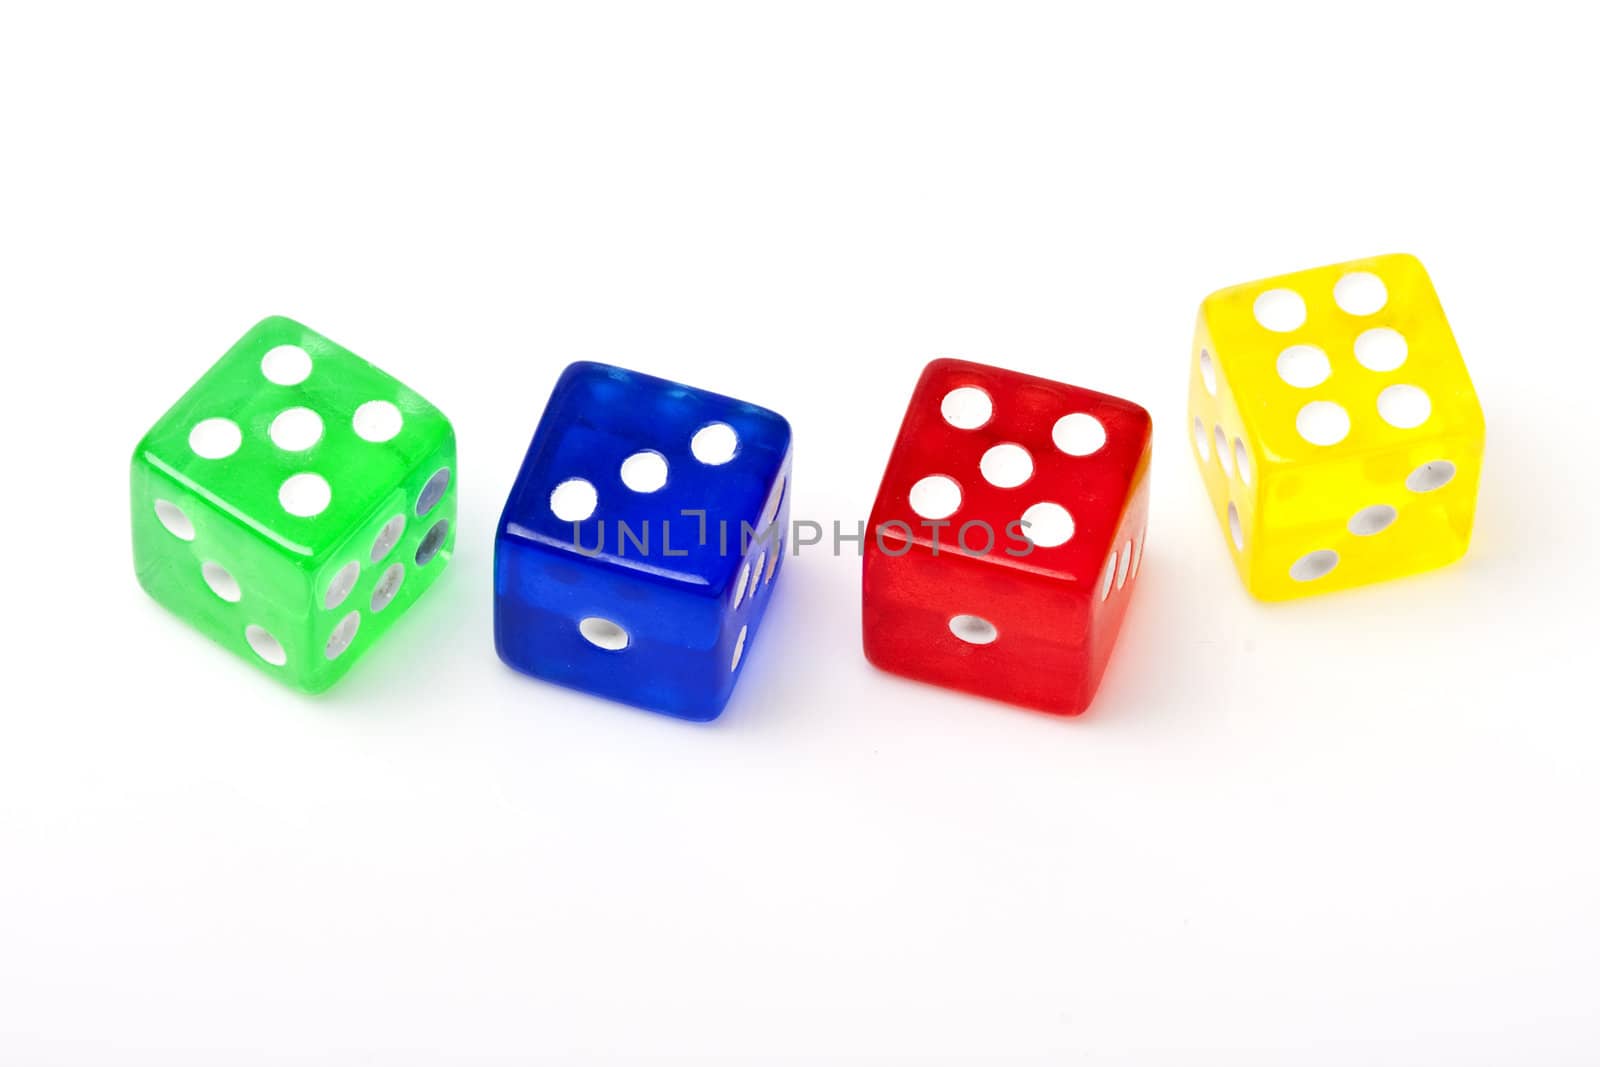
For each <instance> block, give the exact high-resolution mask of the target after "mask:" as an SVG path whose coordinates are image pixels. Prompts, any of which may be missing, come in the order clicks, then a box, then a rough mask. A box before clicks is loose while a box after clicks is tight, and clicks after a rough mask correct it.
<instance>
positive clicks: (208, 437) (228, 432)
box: [189, 418, 244, 459]
mask: <svg viewBox="0 0 1600 1067" xmlns="http://www.w3.org/2000/svg"><path fill="white" fill-rule="evenodd" d="M243 439H244V437H243V435H242V434H241V433H240V432H239V426H238V424H237V423H235V422H234V421H233V420H232V419H220V418H219V419H205V420H203V421H201V422H198V423H196V424H195V427H194V429H192V430H190V431H189V447H190V448H192V449H194V454H195V455H197V456H199V457H200V458H201V459H222V458H224V457H226V456H231V455H233V454H234V453H235V452H237V451H239V443H240V441H242V440H243Z"/></svg>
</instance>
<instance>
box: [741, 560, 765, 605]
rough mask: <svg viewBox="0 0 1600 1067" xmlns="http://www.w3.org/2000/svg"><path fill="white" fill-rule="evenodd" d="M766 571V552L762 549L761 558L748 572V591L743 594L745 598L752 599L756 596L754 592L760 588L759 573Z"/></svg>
mask: <svg viewBox="0 0 1600 1067" xmlns="http://www.w3.org/2000/svg"><path fill="white" fill-rule="evenodd" d="M766 569H767V550H766V549H764V548H763V549H762V550H761V557H760V558H759V559H757V560H756V566H755V569H754V570H752V571H751V572H750V591H749V592H748V593H746V594H745V596H746V597H747V598H751V599H753V598H754V597H755V595H756V590H757V589H759V588H761V572H762V571H764V570H766Z"/></svg>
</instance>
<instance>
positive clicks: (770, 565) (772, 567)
mask: <svg viewBox="0 0 1600 1067" xmlns="http://www.w3.org/2000/svg"><path fill="white" fill-rule="evenodd" d="M782 556H783V542H782V541H781V540H780V541H779V542H778V549H777V551H776V552H774V553H772V558H771V559H769V560H767V576H766V578H764V579H762V581H763V582H765V583H770V582H771V581H772V572H773V571H776V570H777V569H778V560H779V559H781V558H782Z"/></svg>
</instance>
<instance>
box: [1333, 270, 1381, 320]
mask: <svg viewBox="0 0 1600 1067" xmlns="http://www.w3.org/2000/svg"><path fill="white" fill-rule="evenodd" d="M1333 302H1334V303H1335V304H1338V305H1339V307H1340V308H1341V309H1342V310H1344V311H1346V312H1348V313H1350V314H1351V315H1371V314H1372V313H1373V312H1375V311H1380V310H1382V308H1383V305H1384V304H1386V303H1388V302H1389V291H1388V290H1387V289H1385V288H1384V285H1383V279H1382V278H1380V277H1378V276H1377V275H1376V274H1373V273H1371V272H1370V271H1364V270H1358V271H1353V272H1351V273H1349V274H1346V275H1345V276H1344V277H1343V278H1340V279H1339V280H1338V281H1337V282H1335V283H1334V285H1333Z"/></svg>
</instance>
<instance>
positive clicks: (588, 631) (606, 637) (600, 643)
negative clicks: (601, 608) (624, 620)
mask: <svg viewBox="0 0 1600 1067" xmlns="http://www.w3.org/2000/svg"><path fill="white" fill-rule="evenodd" d="M578 633H580V634H582V635H583V639H584V640H585V641H587V642H589V643H590V644H591V645H594V646H595V647H596V648H603V649H605V650H606V651H607V652H621V651H622V650H623V649H625V648H627V647H628V642H629V641H630V638H629V637H628V631H626V630H624V629H623V628H622V627H620V626H618V625H617V624H616V623H614V622H612V621H611V620H610V619H602V618H601V617H600V616H598V615H590V616H589V617H588V618H586V619H583V620H582V621H580V622H579V623H578Z"/></svg>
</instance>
